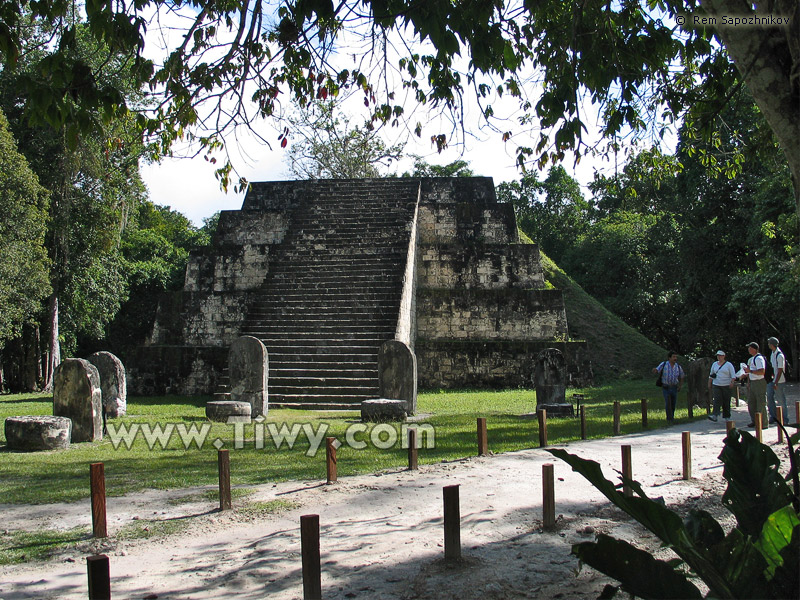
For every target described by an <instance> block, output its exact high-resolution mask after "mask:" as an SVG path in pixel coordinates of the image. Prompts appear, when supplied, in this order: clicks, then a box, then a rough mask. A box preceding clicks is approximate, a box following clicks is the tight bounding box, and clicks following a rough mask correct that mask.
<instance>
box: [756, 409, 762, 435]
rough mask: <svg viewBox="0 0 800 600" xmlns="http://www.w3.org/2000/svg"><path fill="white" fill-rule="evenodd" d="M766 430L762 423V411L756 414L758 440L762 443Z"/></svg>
mask: <svg viewBox="0 0 800 600" xmlns="http://www.w3.org/2000/svg"><path fill="white" fill-rule="evenodd" d="M763 428H764V424H763V423H762V422H761V411H759V412H757V413H756V439H757V440H758V441H759V442H760V441H761V438H762V436H761V432H762V430H763Z"/></svg>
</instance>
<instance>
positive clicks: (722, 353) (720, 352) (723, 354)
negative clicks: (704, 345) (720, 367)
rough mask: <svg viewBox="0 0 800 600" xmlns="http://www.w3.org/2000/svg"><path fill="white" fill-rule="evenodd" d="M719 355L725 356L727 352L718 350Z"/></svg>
mask: <svg viewBox="0 0 800 600" xmlns="http://www.w3.org/2000/svg"><path fill="white" fill-rule="evenodd" d="M717 356H725V352H723V351H722V350H717Z"/></svg>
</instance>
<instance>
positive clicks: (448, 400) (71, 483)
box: [0, 380, 687, 504]
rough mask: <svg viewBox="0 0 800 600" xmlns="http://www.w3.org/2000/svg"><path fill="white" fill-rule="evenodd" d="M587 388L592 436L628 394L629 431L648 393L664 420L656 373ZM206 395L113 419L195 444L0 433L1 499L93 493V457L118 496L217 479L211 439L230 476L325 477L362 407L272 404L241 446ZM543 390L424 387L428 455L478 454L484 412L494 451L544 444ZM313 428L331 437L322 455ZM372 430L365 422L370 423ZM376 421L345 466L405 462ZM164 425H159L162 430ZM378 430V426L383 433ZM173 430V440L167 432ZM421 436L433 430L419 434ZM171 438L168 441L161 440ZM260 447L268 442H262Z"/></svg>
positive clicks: (148, 402)
mask: <svg viewBox="0 0 800 600" xmlns="http://www.w3.org/2000/svg"><path fill="white" fill-rule="evenodd" d="M575 392H582V393H584V394H585V395H586V396H587V401H586V404H587V409H586V410H587V430H588V436H589V437H590V438H597V437H606V436H610V435H611V434H612V418H613V416H612V414H613V402H614V401H615V400H619V401H620V402H621V403H622V419H621V423H622V433H632V432H636V431H640V430H641V429H642V427H641V411H640V406H641V405H640V400H639V399H640V398H644V397H647V398H648V399H649V425H650V428H651V429H652V428H657V427H662V426H664V425H665V417H664V410H663V400H662V398H661V394H660V390H658V389H657V388H656V387H655V386H653V383H652V382H651V381H650V380H623V381H617V382H615V383H613V384H607V385H604V386H601V387H594V388H590V389H584V390H569V391H568V394H567V395H568V397H570V396H571V394H572V393H575ZM206 400H207V398H185V397H175V396H172V397H160V398H130V399H129V402H128V415H127V416H125V417H123V418H121V419H115V420H113V421H110V424H111V425H113V426H114V427H115V428H119V427H120V426H123V425H124V426H125V427H127V428H128V429H129V431H130V430H131V429H130V428H131V427H132V426H134V425H138V426H140V427H141V426H146V428H148V430H149V433H150V435H151V437H155V438H157V437H158V435H157V433H158V431H159V429H158V428H157V427H156V426H157V425H159V426H160V427H161V431H162V432H163V431H166V430H165V429H164V427H168V426H169V424H172V426H173V427H175V430H176V431H177V430H178V429H179V428H183V429H184V430H187V429H188V430H192V428H194V430H195V431H200V430H201V428H205V429H207V430H208V431H207V436H206V437H205V443H204V444H202V446H201V447H200V448H198V447H197V443H196V442H195V443H193V444H192V445H190V447H189V448H188V449H187V448H186V447H185V444H184V442H183V441H182V439H181V437H180V436H179V435H177V433H173V435H172V436H171V437H169V436H166V435H164V436H163V437H162V440H161V441H160V442H159V441H156V442H155V444H154V445H153V444H148V442H147V441H146V439H145V436H144V435H143V434H142V432H140V433H139V435H138V437H136V439H135V440H134V441H133V443H132V444H131V445H130V448H128V447H127V445H126V443H125V442H120V441H119V440H117V444H116V445H117V447H116V448H115V447H114V446H115V444H114V443H112V440H111V439H109V436H106V438H104V439H103V441H101V442H95V443H81V444H73V445H72V446H71V447H70V449H69V450H66V451H51V452H32V453H26V452H11V451H8V450H7V449H6V448H5V437H4V434H2V433H0V443H2V445H0V453H1V454H2V458H0V499H2V500H0V502H2V503H9V504H45V503H53V502H72V501H75V500H79V499H82V498H87V497H88V496H89V464H90V463H93V462H103V463H105V477H106V491H107V494H108V495H110V496H119V495H123V494H127V493H130V492H134V491H137V490H142V489H150V488H153V489H174V488H186V487H192V486H203V485H213V484H215V483H216V481H217V451H216V448H215V447H214V446H213V445H212V443H211V442H213V441H214V440H215V439H217V438H219V439H221V440H222V441H223V442H224V447H225V448H228V449H230V455H231V480H232V483H233V485H243V484H260V483H266V482H270V481H282V480H293V479H323V478H324V477H325V444H324V437H325V436H336V437H337V438H339V439H340V440H342V441H344V440H345V437H346V436H345V434H346V431H347V428H348V427H350V426H353V425H357V424H358V423H359V422H360V420H359V415H358V413H357V412H349V413H342V412H336V413H332V412H327V413H326V412H317V411H314V412H312V411H300V410H271V411H270V412H269V416H268V418H267V419H266V421H265V422H264V423H263V424H262V426H261V431H263V443H261V442H260V436H258V432H257V430H256V427H254V425H252V424H251V425H244V426H240V427H243V433H244V444H243V446H244V447H242V448H236V447H235V446H236V444H235V440H234V433H235V431H234V426H232V425H228V424H224V423H213V424H211V423H209V422H208V421H207V420H206V418H205V414H204V407H205V402H206ZM678 403H679V406H680V407H682V408H680V409H679V410H678V413H677V415H676V418H677V419H679V420H685V419H686V418H687V411H686V396H685V393H682V394H681V397H680V398H679V401H678ZM535 406H536V400H535V393H534V392H533V391H530V390H507V391H499V392H494V391H461V392H459V391H455V392H441V393H423V394H420V396H419V402H418V408H419V413H420V418H419V421H418V425H420V426H423V425H430V426H432V427H433V429H434V431H435V440H434V441H435V447H433V448H426V447H423V448H421V449H420V453H419V461H420V463H423V464H424V463H435V462H439V461H445V460H454V459H459V458H464V457H467V456H472V455H474V454H475V451H476V441H475V438H476V435H475V418H476V417H479V416H482V417H486V418H487V420H488V429H489V448H490V450H491V451H492V452H494V453H499V452H508V451H513V450H521V449H524V448H533V447H536V446H537V445H538V424H537V421H536V419H535V418H530V417H528V418H525V417H523V416H522V415H525V414H526V413H532V412H533V411H534V410H535ZM46 414H52V397H51V396H49V395H41V394H40V395H36V394H22V395H8V396H0V418H2V419H5V417H9V416H16V415H46ZM284 426H285V428H284V432H289V431H291V429H292V428H293V427H294V429H295V430H296V431H298V435H297V439H296V441H295V443H294V445H293V447H292V448H291V449H290V448H288V447H287V442H286V441H284V443H283V444H282V446H281V448H280V449H277V448H276V447H275V444H274V443H273V439H274V438H273V437H272V436H271V432H272V431H279V430H280V429H281V428H282V427H284ZM302 427H305V428H306V430H307V431H308V432H309V433H310V434H311V435H312V438H313V437H314V436H318V438H317V439H318V440H320V441H322V443H321V445H320V446H319V450H318V452H317V453H316V455H314V456H308V454H310V452H309V448H310V447H311V444H310V443H309V439H308V438H307V436H306V432H305V431H303V430H302V429H301V428H302ZM361 427H362V428H363V429H366V426H364V425H362V426H361ZM372 427H373V425H372V424H370V425H369V429H368V430H367V431H356V432H355V433H356V435H355V436H354V439H355V440H357V441H359V442H361V441H365V442H367V443H366V447H365V448H363V449H354V448H352V447H350V446H348V445H347V444H345V445H343V446H342V447H341V448H339V450H338V470H339V475H340V476H344V475H353V474H359V473H371V472H375V471H379V470H381V469H387V468H391V467H400V466H403V465H405V464H407V463H406V461H407V454H406V453H407V451H406V450H405V449H404V448H403V447H402V445H401V443H400V441H399V439H401V438H402V437H403V436H402V432H401V430H400V426H399V425H397V424H395V425H393V426H392V427H393V431H395V432H397V437H398V442H397V443H396V444H394V445H393V446H392V447H391V448H388V449H380V448H378V447H375V446H374V445H373V444H372V443H371V442H370V434H371V433H372ZM386 429H387V428H386V426H385V425H384V426H383V430H384V431H383V434H382V435H381V437H380V438H379V439H380V440H381V441H386V440H387V438H389V437H390V436H391V435H392V434H391V432H389V431H387V430H386ZM154 432H155V434H154ZM376 433H377V432H376ZM168 437H169V439H167V438H168ZM579 437H580V430H579V421H578V420H577V419H558V420H556V419H552V420H550V421H549V422H548V438H549V442H550V444H554V443H558V442H564V441H567V440H574V439H578V438H579ZM420 441H421V442H425V441H426V438H425V436H423V435H422V434H420ZM162 442H163V443H162ZM259 446H261V448H259Z"/></svg>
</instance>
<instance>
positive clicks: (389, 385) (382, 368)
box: [378, 340, 417, 415]
mask: <svg viewBox="0 0 800 600" xmlns="http://www.w3.org/2000/svg"><path fill="white" fill-rule="evenodd" d="M378 378H379V381H378V388H379V390H380V395H381V396H382V397H384V398H392V399H396V400H404V401H405V406H406V409H405V410H406V413H407V414H410V415H413V414H414V413H416V412H417V357H416V356H414V352H413V351H412V350H411V348H409V347H408V345H407V344H405V343H404V342H400V341H397V340H389V341H388V342H384V344H383V345H382V346H381V350H380V352H379V353H378Z"/></svg>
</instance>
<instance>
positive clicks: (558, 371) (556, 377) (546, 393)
mask: <svg viewBox="0 0 800 600" xmlns="http://www.w3.org/2000/svg"><path fill="white" fill-rule="evenodd" d="M533 385H534V388H536V408H537V410H538V409H539V408H540V407H541V405H542V404H564V402H565V399H566V394H567V361H566V360H565V359H564V354H563V353H562V352H561V351H560V350H558V349H557V348H547V349H545V350H542V351H541V352H540V353H539V355H538V356H537V357H536V370H535V371H534V374H533ZM548 414H549V413H548Z"/></svg>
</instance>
